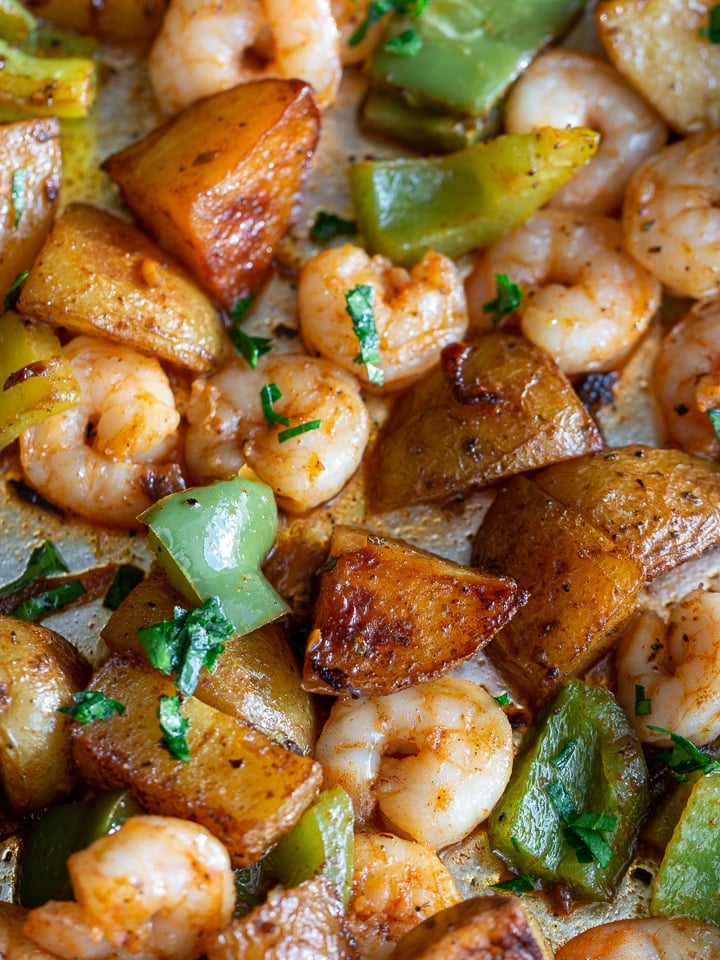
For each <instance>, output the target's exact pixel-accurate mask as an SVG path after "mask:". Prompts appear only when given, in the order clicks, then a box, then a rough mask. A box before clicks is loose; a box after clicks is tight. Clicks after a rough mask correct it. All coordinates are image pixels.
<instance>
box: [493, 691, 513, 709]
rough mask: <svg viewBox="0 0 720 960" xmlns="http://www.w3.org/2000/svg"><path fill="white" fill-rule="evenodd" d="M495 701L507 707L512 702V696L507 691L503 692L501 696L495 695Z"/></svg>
mask: <svg viewBox="0 0 720 960" xmlns="http://www.w3.org/2000/svg"><path fill="white" fill-rule="evenodd" d="M494 699H495V703H499V704H500V706H501V707H506V706H507V705H508V704H509V703H510V697H509V696H508V695H507V693H501V694H500V696H498V697H495V698H494Z"/></svg>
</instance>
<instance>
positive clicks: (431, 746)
mask: <svg viewBox="0 0 720 960" xmlns="http://www.w3.org/2000/svg"><path fill="white" fill-rule="evenodd" d="M315 755H316V757H317V759H318V760H319V761H320V762H321V763H322V765H323V767H324V770H325V779H326V782H327V784H328V785H329V786H333V785H335V784H339V785H340V786H341V787H343V788H344V789H345V790H346V791H347V792H348V794H349V795H350V797H351V798H352V801H353V807H354V809H355V816H356V817H357V818H358V820H359V821H360V822H361V823H363V822H366V821H368V820H369V819H370V817H371V816H372V814H373V812H374V809H375V806H376V804H377V807H378V809H379V811H380V814H381V816H382V819H383V820H384V821H385V823H386V825H387V826H388V827H389V828H390V829H391V830H393V831H394V832H395V833H399V834H400V835H401V836H407V837H411V838H412V839H413V840H419V841H422V842H423V843H428V844H430V846H432V847H434V848H435V849H440V848H442V847H447V846H449V845H450V844H452V843H457V842H458V841H459V840H462V839H463V837H466V836H467V835H468V834H469V833H470V832H471V831H472V830H474V829H475V827H476V826H477V825H478V824H479V823H482V821H483V820H485V819H486V818H487V816H488V815H489V813H490V811H491V810H492V808H493V807H494V806H495V804H496V803H497V801H498V800H499V799H500V795H501V794H502V792H503V790H504V789H505V786H506V785H507V782H508V780H509V779H510V771H511V769H512V761H513V750H512V731H511V729H510V723H509V721H508V719H507V717H506V716H505V714H504V713H503V711H502V709H501V708H500V707H499V706H498V704H497V703H496V702H495V700H493V698H492V697H491V696H490V695H489V694H488V693H486V692H485V690H483V688H482V687H480V686H478V685H477V684H476V683H472V682H471V681H470V680H459V679H457V678H455V677H443V678H442V679H441V680H435V681H433V682H432V683H424V684H420V685H419V686H414V687H409V688H408V689H406V690H401V691H399V692H398V693H391V694H388V695H387V696H383V697H363V698H362V699H359V700H338V701H336V703H335V705H334V706H333V708H332V710H331V711H330V717H329V719H328V721H327V723H326V724H325V726H324V727H323V730H322V733H321V734H320V738H319V740H318V742H317V746H316V752H315Z"/></svg>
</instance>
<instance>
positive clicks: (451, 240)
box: [348, 127, 600, 266]
mask: <svg viewBox="0 0 720 960" xmlns="http://www.w3.org/2000/svg"><path fill="white" fill-rule="evenodd" d="M599 139H600V138H599V134H597V133H595V132H594V131H592V130H589V129H587V128H586V127H571V128H568V129H565V130H556V129H554V128H552V127H542V128H540V129H538V130H535V131H533V132H531V133H514V134H510V133H508V134H503V135H501V136H499V137H497V138H496V139H495V140H491V141H488V142H483V143H477V144H475V145H474V146H472V147H468V148H467V149H466V150H459V151H457V152H456V153H450V154H447V155H445V156H443V157H431V158H419V159H400V160H364V161H361V162H360V163H356V164H353V165H351V167H350V168H349V171H348V177H349V181H350V193H351V196H352V200H353V204H354V207H355V217H356V220H357V223H358V228H359V230H360V233H361V234H362V235H363V237H364V239H365V241H366V243H367V245H368V247H369V248H370V250H371V252H372V253H381V254H384V255H385V256H386V257H389V258H390V259H391V260H392V261H394V262H395V263H397V264H401V265H405V266H407V265H411V264H413V263H415V262H416V261H417V260H419V259H420V258H421V257H422V256H423V254H424V253H425V251H426V250H429V249H432V250H438V251H440V252H441V253H445V254H447V255H448V256H451V257H454V256H458V255H459V254H461V253H466V252H467V251H469V250H473V249H474V248H475V247H480V246H484V245H485V244H488V243H492V241H493V240H496V239H497V238H498V237H500V236H502V235H503V234H504V233H506V232H507V231H508V230H510V229H511V228H512V227H515V226H517V225H518V224H520V223H523V222H524V221H525V220H527V219H528V217H529V216H530V215H531V214H532V213H534V212H535V210H537V209H538V208H539V207H541V206H543V204H545V203H547V201H548V200H549V199H550V197H551V196H552V195H553V193H555V191H556V190H557V189H558V188H559V187H561V186H562V185H563V184H564V183H565V182H566V181H567V180H568V179H569V178H570V176H571V175H572V173H573V171H574V170H576V169H577V168H578V167H580V166H581V165H582V164H584V163H586V162H587V161H588V160H589V159H590V158H591V157H592V156H593V154H594V153H595V151H596V150H597V146H598V143H599Z"/></svg>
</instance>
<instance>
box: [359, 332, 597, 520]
mask: <svg viewBox="0 0 720 960" xmlns="http://www.w3.org/2000/svg"><path fill="white" fill-rule="evenodd" d="M601 446H602V441H601V438H600V435H599V433H598V431H597V429H596V427H595V425H594V424H593V421H592V419H591V418H590V416H589V415H588V413H587V412H586V410H585V409H584V408H583V406H582V404H581V403H580V401H579V400H578V398H577V396H576V395H575V393H574V391H573V389H572V387H571V385H570V383H569V381H568V380H567V378H566V377H565V376H564V374H562V373H561V372H560V370H559V369H558V367H557V365H556V363H555V362H554V360H553V359H552V358H551V357H550V356H549V355H548V354H546V353H545V352H544V351H542V350H539V349H538V348H537V347H535V346H533V345H532V344H531V343H530V342H529V341H528V340H525V339H524V337H522V336H519V335H514V334H509V333H505V332H504V331H498V332H496V333H491V334H488V335H486V336H484V337H480V338H479V339H477V340H475V341H473V342H472V343H470V344H451V345H450V346H448V347H446V348H445V349H444V350H443V353H442V359H441V364H440V367H439V368H437V369H436V370H435V371H433V372H432V373H431V374H429V376H427V377H425V378H424V379H423V380H421V381H420V382H419V383H418V384H416V385H415V386H414V387H412V388H411V389H410V390H408V391H407V392H406V393H404V394H403V395H402V397H400V398H399V399H398V401H397V403H396V405H395V406H394V407H393V411H392V414H391V416H390V417H389V418H388V420H387V422H386V424H385V426H384V427H383V430H382V433H381V435H380V440H379V442H378V444H377V447H376V455H375V464H376V466H375V469H374V471H373V474H372V480H371V496H372V499H373V500H374V502H375V503H376V505H377V506H378V507H379V508H381V509H388V508H392V507H399V506H404V505H406V504H408V503H421V502H424V501H428V500H441V499H445V498H447V497H450V496H452V495H453V494H455V493H460V492H462V491H464V490H466V489H467V488H468V487H469V486H471V485H475V486H482V485H484V484H488V483H492V482H493V481H495V480H499V479H500V478H501V477H504V476H507V475H508V474H513V473H521V472H523V471H525V470H534V469H536V468H537V467H542V466H546V465H547V464H549V463H554V462H555V461H557V460H564V459H566V458H568V457H575V456H579V455H580V454H583V453H589V452H590V451H592V450H599V449H600V448H601Z"/></svg>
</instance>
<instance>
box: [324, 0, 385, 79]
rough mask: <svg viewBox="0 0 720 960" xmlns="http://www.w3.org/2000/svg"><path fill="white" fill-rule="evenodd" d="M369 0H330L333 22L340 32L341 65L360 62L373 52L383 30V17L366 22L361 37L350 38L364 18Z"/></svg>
mask: <svg viewBox="0 0 720 960" xmlns="http://www.w3.org/2000/svg"><path fill="white" fill-rule="evenodd" d="M368 3H369V0H330V7H331V9H332V13H333V17H334V18H335V23H336V24H337V27H338V32H339V34H340V61H341V62H342V64H343V66H350V65H351V64H354V63H362V62H363V60H366V59H367V58H368V57H369V56H370V54H371V53H372V52H373V50H374V49H375V47H376V46H377V44H378V41H379V40H380V37H381V36H382V34H383V31H384V30H385V26H386V24H385V19H384V18H381V19H380V20H379V21H378V22H377V23H368V25H367V31H366V33H365V35H364V36H363V37H362V39H357V40H356V41H355V42H354V43H353V44H351V43H350V40H351V39H352V38H353V35H354V34H355V32H356V31H357V29H358V28H359V27H360V25H361V24H362V23H363V21H364V20H365V19H366V16H367V8H368Z"/></svg>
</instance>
